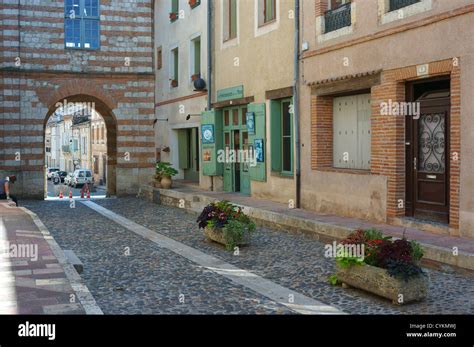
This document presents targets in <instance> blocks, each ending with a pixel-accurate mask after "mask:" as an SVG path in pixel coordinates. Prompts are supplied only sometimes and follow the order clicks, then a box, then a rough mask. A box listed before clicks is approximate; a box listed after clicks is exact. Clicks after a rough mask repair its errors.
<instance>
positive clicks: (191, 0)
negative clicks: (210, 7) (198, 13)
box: [188, 0, 201, 8]
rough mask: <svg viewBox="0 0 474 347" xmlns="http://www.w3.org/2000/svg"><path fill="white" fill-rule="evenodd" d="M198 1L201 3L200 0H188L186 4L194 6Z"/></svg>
mask: <svg viewBox="0 0 474 347" xmlns="http://www.w3.org/2000/svg"><path fill="white" fill-rule="evenodd" d="M200 3H201V1H200V0H189V1H188V4H189V6H190V7H191V8H194V7H196V6H198V5H199V4H200Z"/></svg>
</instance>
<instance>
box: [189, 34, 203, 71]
mask: <svg viewBox="0 0 474 347" xmlns="http://www.w3.org/2000/svg"><path fill="white" fill-rule="evenodd" d="M191 63H192V67H191V73H192V75H191V79H192V80H194V79H195V78H198V77H200V76H201V37H197V38H195V39H194V40H192V41H191Z"/></svg>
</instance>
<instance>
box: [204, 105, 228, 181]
mask: <svg viewBox="0 0 474 347" xmlns="http://www.w3.org/2000/svg"><path fill="white" fill-rule="evenodd" d="M203 125H213V126H214V143H204V141H203V140H202V134H201V143H202V146H201V148H202V149H201V161H202V173H203V175H204V176H220V175H222V174H223V172H224V164H223V163H219V162H218V161H217V155H218V151H219V150H221V149H222V147H223V129H222V111H221V110H211V111H204V112H202V113H201V131H202V126H203ZM207 154H209V155H210V160H206V157H207Z"/></svg>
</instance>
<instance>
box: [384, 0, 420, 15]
mask: <svg viewBox="0 0 474 347" xmlns="http://www.w3.org/2000/svg"><path fill="white" fill-rule="evenodd" d="M420 1H421V0H390V7H389V12H391V11H396V10H399V9H401V8H403V7H407V6H410V5H413V4H416V3H417V2H420Z"/></svg>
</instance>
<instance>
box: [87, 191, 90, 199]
mask: <svg viewBox="0 0 474 347" xmlns="http://www.w3.org/2000/svg"><path fill="white" fill-rule="evenodd" d="M87 198H88V199H90V198H91V191H90V190H88V191H87Z"/></svg>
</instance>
